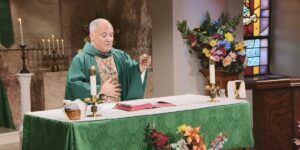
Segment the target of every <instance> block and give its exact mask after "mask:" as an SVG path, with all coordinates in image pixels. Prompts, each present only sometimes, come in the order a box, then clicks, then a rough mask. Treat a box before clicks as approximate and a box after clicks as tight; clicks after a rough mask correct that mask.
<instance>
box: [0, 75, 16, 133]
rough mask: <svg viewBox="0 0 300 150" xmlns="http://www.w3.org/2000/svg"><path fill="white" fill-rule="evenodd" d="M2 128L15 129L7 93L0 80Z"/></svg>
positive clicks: (0, 117)
mask: <svg viewBox="0 0 300 150" xmlns="http://www.w3.org/2000/svg"><path fill="white" fill-rule="evenodd" d="M0 126H1V127H7V128H11V129H15V125H14V122H13V118H12V115H11V111H10V107H9V103H8V100H7V96H6V92H5V89H4V86H3V83H2V80H1V79H0Z"/></svg>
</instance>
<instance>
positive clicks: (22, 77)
mask: <svg viewBox="0 0 300 150" xmlns="http://www.w3.org/2000/svg"><path fill="white" fill-rule="evenodd" d="M32 76H33V73H18V74H17V77H18V80H19V83H20V91H21V107H22V121H21V127H20V130H23V118H24V114H25V113H27V112H30V111H31V99H30V82H31V77H32Z"/></svg>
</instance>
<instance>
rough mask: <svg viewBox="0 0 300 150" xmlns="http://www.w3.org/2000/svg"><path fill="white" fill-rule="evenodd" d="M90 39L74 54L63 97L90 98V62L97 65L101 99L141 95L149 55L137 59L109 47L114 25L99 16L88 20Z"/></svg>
mask: <svg viewBox="0 0 300 150" xmlns="http://www.w3.org/2000/svg"><path fill="white" fill-rule="evenodd" d="M89 30H90V39H91V42H90V43H89V42H87V43H86V44H85V46H84V48H83V52H81V53H79V54H77V55H76V56H75V57H74V58H73V61H72V64H71V66H70V68H69V72H68V78H67V85H66V92H65V99H66V100H75V99H81V100H83V99H84V98H89V97H91V95H90V81H89V80H90V73H89V69H90V67H91V66H93V65H94V66H96V86H97V93H98V96H101V98H102V99H103V100H104V102H118V101H124V100H132V99H140V98H143V97H144V91H145V87H146V80H147V72H146V70H147V69H146V68H147V67H148V66H149V65H150V64H151V57H150V56H148V55H147V54H142V55H141V56H140V57H139V63H138V62H136V61H135V60H133V59H131V58H130V56H129V55H128V54H126V53H125V52H124V51H122V50H118V49H115V48H113V47H112V45H113V40H114V30H113V26H112V25H111V23H110V22H109V21H108V20H105V19H102V18H99V19H96V20H94V21H92V22H91V23H90V28H89Z"/></svg>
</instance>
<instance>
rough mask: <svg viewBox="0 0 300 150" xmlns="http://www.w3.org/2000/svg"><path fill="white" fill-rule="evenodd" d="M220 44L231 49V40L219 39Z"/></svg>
mask: <svg viewBox="0 0 300 150" xmlns="http://www.w3.org/2000/svg"><path fill="white" fill-rule="evenodd" d="M218 46H219V47H224V48H225V49H226V50H229V49H230V48H231V44H230V42H227V41H219V43H218Z"/></svg>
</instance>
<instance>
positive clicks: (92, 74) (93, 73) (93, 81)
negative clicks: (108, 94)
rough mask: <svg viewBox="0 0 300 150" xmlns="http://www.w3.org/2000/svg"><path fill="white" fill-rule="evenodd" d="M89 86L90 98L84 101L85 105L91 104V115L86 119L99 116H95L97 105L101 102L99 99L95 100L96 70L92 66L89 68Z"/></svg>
mask: <svg viewBox="0 0 300 150" xmlns="http://www.w3.org/2000/svg"><path fill="white" fill-rule="evenodd" d="M90 80H91V82H90V84H91V98H86V99H84V101H85V102H86V103H89V104H92V106H91V112H92V113H93V114H92V115H88V117H97V116H101V115H97V111H98V109H97V104H100V103H102V102H103V101H102V100H101V99H97V93H96V68H95V66H92V67H91V68H90Z"/></svg>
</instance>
